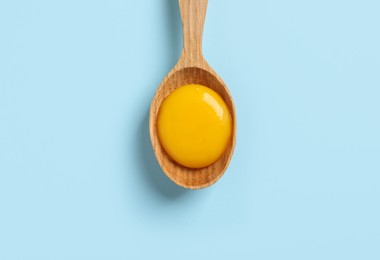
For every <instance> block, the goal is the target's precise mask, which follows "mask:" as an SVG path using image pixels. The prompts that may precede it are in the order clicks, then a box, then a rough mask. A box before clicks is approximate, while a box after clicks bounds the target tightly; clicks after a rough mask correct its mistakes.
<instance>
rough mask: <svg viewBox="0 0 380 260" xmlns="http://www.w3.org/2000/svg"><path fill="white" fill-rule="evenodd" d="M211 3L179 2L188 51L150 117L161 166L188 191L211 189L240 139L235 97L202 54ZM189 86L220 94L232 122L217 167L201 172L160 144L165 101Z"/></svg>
mask: <svg viewBox="0 0 380 260" xmlns="http://www.w3.org/2000/svg"><path fill="white" fill-rule="evenodd" d="M207 2H208V1H207V0H179V6H180V10H181V16H182V27H183V34H184V49H183V52H182V55H181V57H180V59H179V61H178V63H177V65H176V66H175V67H174V68H173V69H172V70H171V71H170V72H169V74H168V75H167V76H166V77H165V79H164V80H163V81H162V83H161V84H160V86H159V87H158V89H157V92H156V94H155V96H154V98H153V101H152V104H151V108H150V117H149V131H150V138H151V142H152V146H153V150H154V153H155V155H156V158H157V161H158V163H159V165H160V166H161V168H162V170H163V171H164V173H165V174H166V175H167V176H168V177H169V178H170V179H171V180H172V181H173V182H174V183H176V184H178V185H180V186H182V187H185V188H188V189H200V188H205V187H208V186H210V185H212V184H214V183H215V182H216V181H217V180H218V179H219V178H220V177H222V175H223V174H224V172H225V171H226V169H227V167H228V164H229V162H230V160H231V157H232V154H233V150H234V147H235V139H236V115H235V107H234V104H233V101H232V97H231V94H230V92H229V90H228V88H227V86H226V85H225V84H224V82H223V80H222V79H221V78H220V77H219V76H218V75H217V74H216V73H215V71H214V70H213V69H212V68H211V66H210V65H208V63H207V62H206V60H205V59H204V57H203V54H202V48H201V44H202V32H203V24H204V20H205V16H206V9H207ZM188 84H200V85H203V86H206V87H208V88H211V89H212V90H214V91H215V92H216V93H218V94H219V95H220V96H221V97H222V99H223V100H224V102H225V103H226V105H227V107H228V109H229V111H230V114H231V119H232V134H231V139H230V142H229V143H228V145H227V147H226V149H225V151H224V153H223V155H222V156H221V157H220V158H219V159H218V160H217V161H215V162H214V163H213V164H211V165H209V166H207V167H204V168H200V169H193V168H187V167H185V166H182V165H180V164H178V163H177V162H175V161H174V160H173V159H171V158H170V157H169V155H168V154H167V153H166V152H165V150H164V149H163V147H162V145H161V144H160V140H159V138H158V132H157V116H158V112H159V109H160V107H161V104H162V102H163V101H164V100H165V98H166V97H167V96H168V95H169V94H170V93H171V92H173V91H174V90H175V89H177V88H179V87H182V86H185V85H188Z"/></svg>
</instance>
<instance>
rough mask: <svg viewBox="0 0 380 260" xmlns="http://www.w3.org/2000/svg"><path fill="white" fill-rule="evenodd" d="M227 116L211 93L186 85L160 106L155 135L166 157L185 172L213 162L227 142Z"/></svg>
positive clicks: (216, 95)
mask: <svg viewBox="0 0 380 260" xmlns="http://www.w3.org/2000/svg"><path fill="white" fill-rule="evenodd" d="M231 121H232V119H231V114H230V111H229V110H228V108H227V105H226V104H225V102H224V101H223V99H222V98H221V97H220V96H219V95H218V94H217V93H216V92H215V91H214V90H212V89H210V88H208V87H205V86H202V85H198V84H190V85H186V86H183V87H180V88H177V89H176V90H174V91H173V92H172V93H170V95H169V96H168V97H167V98H166V99H165V100H164V101H163V103H162V104H161V107H160V110H159V113H158V119H157V131H158V137H159V139H160V143H161V145H162V147H163V148H164V150H165V151H166V153H167V154H168V155H169V156H170V157H171V158H172V159H174V160H175V161H176V162H177V163H179V164H181V165H183V166H186V167H189V168H203V167H206V166H209V165H211V164H212V163H214V162H215V161H217V160H218V159H219V158H220V156H222V154H223V153H224V150H225V149H226V147H227V145H228V143H229V142H230V139H231V133H232V123H231Z"/></svg>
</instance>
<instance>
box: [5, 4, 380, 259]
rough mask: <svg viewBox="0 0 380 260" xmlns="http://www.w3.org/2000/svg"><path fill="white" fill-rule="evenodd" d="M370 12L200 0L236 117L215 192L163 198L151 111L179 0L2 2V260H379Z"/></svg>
mask: <svg viewBox="0 0 380 260" xmlns="http://www.w3.org/2000/svg"><path fill="white" fill-rule="evenodd" d="M379 13H380V3H379V1H376V0H360V1H359V0H352V1H343V0H335V1H330V0H322V1H301V0H298V1H297V0H289V1H280V0H277V1H276V0H270V1H231V0H225V1H221V0H218V1H216V0H210V2H209V8H208V14H207V19H206V25H205V31H204V53H205V57H206V58H207V60H208V61H209V63H210V64H211V65H212V66H213V67H214V69H215V70H216V71H217V72H218V73H219V74H220V76H221V77H222V78H223V79H224V80H225V82H226V83H227V85H228V86H229V88H230V90H231V92H232V95H233V97H234V100H235V103H236V109H237V117H238V136H237V146H236V151H235V155H234V158H233V160H232V162H231V165H230V167H229V169H228V171H227V172H226V174H225V175H224V177H223V178H222V179H221V180H220V181H219V182H218V183H217V184H216V185H214V186H212V187H211V188H208V189H205V190H200V191H187V190H184V189H182V188H179V187H177V186H175V185H174V184H172V183H171V182H170V181H169V180H168V179H167V178H166V177H165V176H164V175H163V173H162V172H161V170H160V168H159V167H158V164H157V163H156V161H155V158H154V155H153V153H152V149H151V146H150V141H149V137H148V109H149V105H150V101H151V99H152V97H153V95H154V92H155V89H156V88H157V86H158V85H159V83H160V82H161V80H162V79H163V77H164V76H165V74H166V73H167V72H168V71H169V70H170V69H171V68H172V67H173V66H174V65H175V63H176V61H177V59H178V57H179V55H180V51H181V47H182V35H181V22H180V15H179V11H178V4H177V1H176V0H145V1H132V0H124V1H121V0H112V1H89V0H88V1H74V0H65V1H48V0H45V1H43V0H35V1H27V0H15V1H5V0H2V1H1V2H0V126H1V127H0V258H1V259H164V258H163V256H166V257H167V259H176V258H177V259H206V258H208V259H216V257H218V259H292V260H294V259H325V260H326V259H334V260H335V259H366V260H370V259H380V246H379V245H380V223H379V220H380V205H379V204H380V115H379V114H380V101H379V99H380V34H379V26H380V15H379Z"/></svg>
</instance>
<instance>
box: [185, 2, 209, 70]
mask: <svg viewBox="0 0 380 260" xmlns="http://www.w3.org/2000/svg"><path fill="white" fill-rule="evenodd" d="M178 1H179V8H180V10H181V17H182V31H183V52H182V55H181V59H180V60H181V61H182V62H181V63H182V66H192V65H196V64H199V63H200V62H202V61H203V54H202V34H203V25H204V22H205V18H206V10H207V3H208V0H178Z"/></svg>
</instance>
